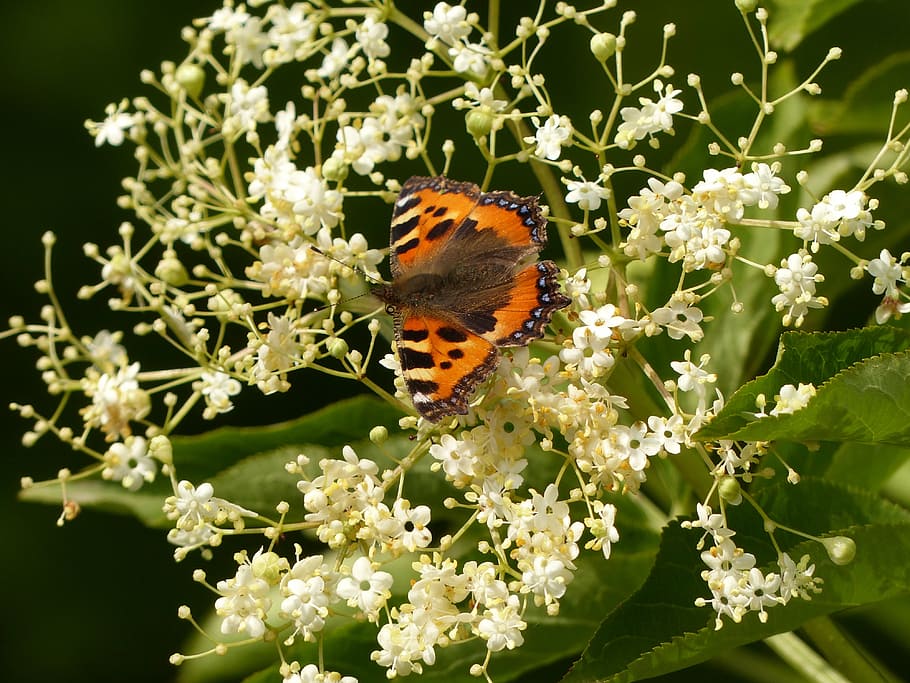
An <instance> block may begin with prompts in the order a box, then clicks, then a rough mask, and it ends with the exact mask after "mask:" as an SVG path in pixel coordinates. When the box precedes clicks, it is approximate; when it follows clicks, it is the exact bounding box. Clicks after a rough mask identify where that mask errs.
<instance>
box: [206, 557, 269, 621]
mask: <svg viewBox="0 0 910 683" xmlns="http://www.w3.org/2000/svg"><path fill="white" fill-rule="evenodd" d="M217 588H218V592H219V593H221V597H220V598H218V599H217V600H216V601H215V613H216V614H217V615H218V616H219V617H222V621H221V632H222V633H225V634H228V633H246V634H247V635H248V636H249V637H250V638H261V637H262V636H263V635H264V634H265V629H266V627H265V618H266V614H267V613H268V610H269V607H270V606H271V600H270V599H269V597H268V595H269V584H268V583H267V582H266V581H265V580H264V579H261V578H259V577H257V576H255V575H254V574H253V568H252V566H251V565H250V564H249V563H248V562H244V563H243V564H241V565H240V566H239V567H238V568H237V574H236V575H235V576H234V577H232V578H230V579H226V580H222V581H219V582H218V586H217Z"/></svg>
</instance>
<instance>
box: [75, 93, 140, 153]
mask: <svg viewBox="0 0 910 683" xmlns="http://www.w3.org/2000/svg"><path fill="white" fill-rule="evenodd" d="M128 104H129V103H128V101H127V100H123V101H122V102H120V104H118V105H114V104H109V105H107V107H105V109H104V113H105V114H106V115H107V116H106V117H105V119H104V121H102V122H101V123H96V122H95V121H88V122H87V123H86V126H87V128H88V130H89V133H91V134H92V135H93V136H94V137H95V147H101V145H103V144H105V143H107V144H109V145H111V146H113V147H119V146H120V145H121V144H123V141H124V139H126V136H125V135H124V131H127V130H129V129H130V128H132V127H133V125H134V124H135V122H136V120H135V118H134V115H133V114H127V113H126V112H125V111H124V109H126V107H127V105H128Z"/></svg>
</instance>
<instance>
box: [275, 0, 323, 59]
mask: <svg viewBox="0 0 910 683" xmlns="http://www.w3.org/2000/svg"><path fill="white" fill-rule="evenodd" d="M309 12H310V10H309V8H308V6H307V5H306V4H304V3H302V2H297V3H294V4H293V5H291V6H290V7H285V6H284V5H277V4H276V5H269V9H268V18H269V20H270V21H271V24H272V26H271V28H270V29H269V40H270V41H271V43H272V45H274V46H275V50H276V53H277V60H278V61H279V62H289V61H291V60H292V59H294V58H295V56H296V53H297V50H298V49H299V48H301V47H304V46H305V45H307V43H309V42H310V40H312V38H313V35H314V34H315V33H316V22H315V21H313V20H312V19H311V17H310V15H309Z"/></svg>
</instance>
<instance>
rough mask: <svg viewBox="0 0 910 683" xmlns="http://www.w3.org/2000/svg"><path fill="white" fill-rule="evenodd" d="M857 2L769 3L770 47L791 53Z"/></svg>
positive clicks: (787, 0)
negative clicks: (808, 37)
mask: <svg viewBox="0 0 910 683" xmlns="http://www.w3.org/2000/svg"><path fill="white" fill-rule="evenodd" d="M858 2H860V0H773V1H772V2H770V3H769V5H770V7H771V21H770V22H769V34H770V37H771V44H772V45H774V46H775V47H778V48H782V49H784V50H788V51H789V50H792V49H793V48H795V47H796V46H797V45H799V44H800V43H801V42H802V41H803V39H804V38H806V36H808V35H810V34H811V33H813V32H814V31H817V30H818V29H820V28H821V27H822V26H824V25H825V24H826V23H827V22H828V21H830V20H831V19H833V18H834V17H836V16H837V15H838V14H841V13H842V12H844V11H845V10H847V9H849V8H850V7H852V6H853V5H855V4H857V3H858Z"/></svg>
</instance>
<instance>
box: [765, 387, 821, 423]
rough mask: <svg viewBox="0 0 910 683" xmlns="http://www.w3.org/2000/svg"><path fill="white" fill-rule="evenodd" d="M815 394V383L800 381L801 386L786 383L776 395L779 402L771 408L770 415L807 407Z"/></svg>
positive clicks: (793, 411) (792, 411)
mask: <svg viewBox="0 0 910 683" xmlns="http://www.w3.org/2000/svg"><path fill="white" fill-rule="evenodd" d="M813 396H815V386H814V385H813V384H803V383H802V382H800V383H799V387H795V386H793V385H792V384H785V385H784V386H782V387H781V388H780V394H778V395H777V396H775V397H774V400H775V401H776V402H777V403H776V405H775V406H774V408H772V409H771V411H770V412H769V415H783V414H785V413H795V412H796V411H797V410H801V409H802V408H805V407H806V404H807V403H809V400H810V399H811V398H812V397H813Z"/></svg>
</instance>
